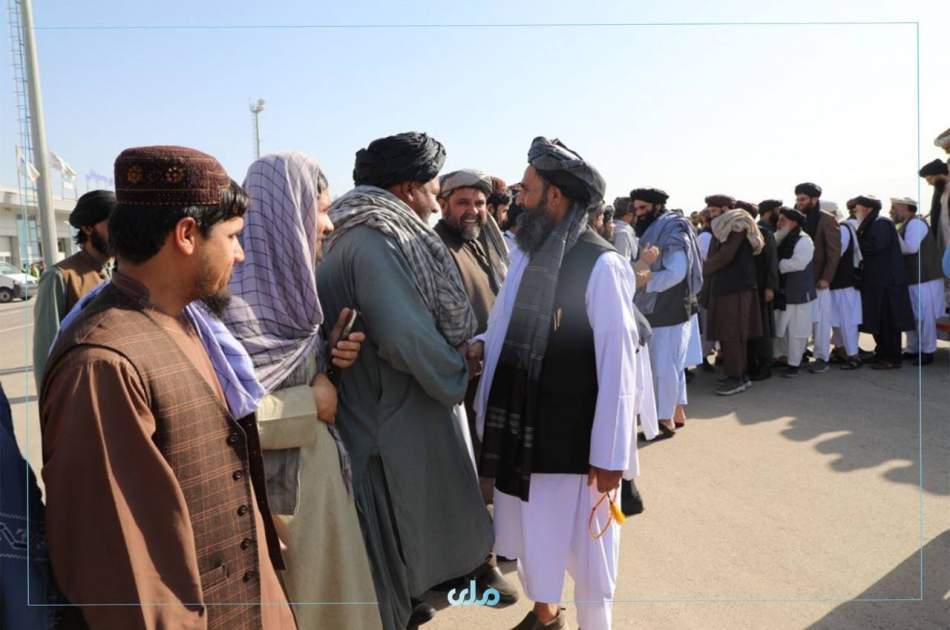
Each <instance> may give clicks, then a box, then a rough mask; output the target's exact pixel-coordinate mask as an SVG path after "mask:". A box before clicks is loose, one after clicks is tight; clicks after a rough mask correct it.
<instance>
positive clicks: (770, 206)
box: [759, 199, 782, 214]
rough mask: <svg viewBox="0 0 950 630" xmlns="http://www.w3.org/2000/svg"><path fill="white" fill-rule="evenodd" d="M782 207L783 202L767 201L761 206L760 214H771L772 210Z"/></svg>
mask: <svg viewBox="0 0 950 630" xmlns="http://www.w3.org/2000/svg"><path fill="white" fill-rule="evenodd" d="M781 207H782V202H781V201H779V200H778V199H766V200H765V201H763V202H762V203H760V204H759V214H762V213H764V212H769V211H770V210H776V209H778V208H781Z"/></svg>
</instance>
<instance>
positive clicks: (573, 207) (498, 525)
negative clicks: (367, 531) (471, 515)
mask: <svg viewBox="0 0 950 630" xmlns="http://www.w3.org/2000/svg"><path fill="white" fill-rule="evenodd" d="M571 156H574V157H573V159H571ZM529 162H530V166H529V167H528V169H527V171H526V172H525V176H524V179H523V182H522V183H523V185H524V189H523V192H522V193H521V194H520V195H519V203H520V205H522V206H523V207H524V208H525V215H524V216H523V217H522V221H521V226H520V227H521V229H520V231H519V235H518V243H519V245H522V246H523V247H524V249H521V248H520V247H519V248H515V249H513V250H512V252H511V267H510V268H509V271H508V276H507V278H506V280H505V284H504V285H503V286H502V288H501V291H500V292H499V294H498V297H497V298H496V301H495V304H494V307H493V308H492V311H491V314H490V316H489V321H488V330H487V331H486V332H485V333H484V335H482V337H481V339H483V340H484V345H483V346H481V345H480V344H475V345H474V346H473V351H470V358H478V357H480V356H481V357H483V358H484V368H483V374H482V378H481V382H480V384H479V390H478V393H477V395H476V399H475V409H476V413H477V425H476V426H477V430H478V431H479V433H481V434H482V435H484V444H485V447H484V448H485V450H484V451H483V453H482V458H481V462H480V463H481V465H482V467H483V472H484V471H485V470H486V467H487V470H488V471H492V468H491V466H493V465H495V466H496V469H495V470H494V471H493V472H495V473H496V474H495V475H494V477H495V480H496V481H495V483H496V486H495V499H494V501H495V509H494V524H495V551H496V553H498V554H500V555H503V556H507V557H513V558H518V575H519V577H520V579H521V583H522V586H523V587H524V591H525V593H526V594H527V595H528V597H529V598H530V599H531V600H533V601H534V602H536V604H535V607H534V609H533V610H532V612H530V613H529V614H528V616H527V617H526V618H525V619H524V620H523V621H522V622H521V623H520V624H519V625H518V626H517V628H518V629H519V630H522V629H531V630H540V629H542V628H544V629H548V628H550V629H564V628H567V622H566V620H565V618H564V617H565V615H564V610H563V609H560V608H558V607H557V604H558V602H560V600H561V593H562V590H563V583H564V574H565V572H569V573H570V574H571V577H572V578H573V580H574V583H575V591H574V600H575V603H576V605H577V617H578V624H579V627H581V628H584V629H585V630H602V629H608V628H610V627H611V607H612V601H613V596H614V589H615V587H616V582H617V571H618V569H619V564H618V562H619V555H620V527H619V525H617V524H616V523H611V521H610V510H609V506H608V502H607V501H604V502H602V503H601V504H600V506H599V507H598V508H597V510H596V512H595V514H594V518H593V522H592V524H591V529H593V530H595V531H596V533H600V532H601V531H604V534H603V535H602V536H600V537H598V538H594V537H592V536H591V535H590V533H589V531H588V519H589V518H590V516H591V511H592V510H593V509H594V507H595V506H596V505H597V503H598V501H599V500H600V499H601V497H602V496H603V494H604V493H605V492H607V491H608V490H609V491H610V493H611V494H612V495H613V494H615V498H616V502H617V504H618V507H619V500H620V498H619V497H620V493H619V490H617V491H616V493H614V492H613V491H614V490H615V489H618V488H619V484H620V479H621V476H622V475H623V476H625V477H628V478H632V477H633V476H636V474H637V472H638V466H637V456H636V424H635V423H636V414H637V410H638V394H637V378H638V369H637V364H638V360H637V356H638V354H637V346H638V341H639V338H638V333H637V324H636V319H635V315H634V311H633V298H634V294H635V291H636V288H635V287H636V280H635V277H634V272H633V269H632V268H631V266H630V262H629V260H626V259H624V258H623V257H622V256H620V255H619V254H617V253H616V252H615V251H614V250H613V248H612V247H611V246H610V244H609V243H607V242H606V241H604V240H603V239H601V238H600V237H599V236H598V235H597V234H596V233H595V232H594V231H593V230H589V229H586V226H584V225H583V223H584V222H585V221H586V213H585V212H583V206H584V205H586V204H587V203H589V202H590V199H591V198H594V197H595V196H596V195H597V194H599V195H600V196H602V194H603V193H602V192H600V191H602V188H600V187H599V186H597V185H596V184H597V183H598V182H601V183H602V179H600V176H599V174H596V171H594V170H593V167H591V166H589V165H587V164H586V163H585V162H583V161H582V160H581V159H580V157H579V156H577V155H576V154H574V153H573V152H571V151H570V150H569V149H567V148H566V147H564V146H563V145H560V144H559V143H557V141H547V140H546V139H543V138H538V139H536V140H535V142H534V144H533V145H532V150H531V152H530V153H529ZM562 164H563V165H565V166H564V169H566V170H561V165H562ZM595 175H596V177H595ZM581 176H583V177H584V178H585V179H584V180H582V181H583V185H582V184H581V183H576V182H575V180H576V179H577V178H578V177H581ZM585 197H587V198H585ZM545 216H546V217H547V218H548V219H551V220H552V221H553V222H554V225H548V226H547V227H546V228H538V226H541V225H543V224H544V223H545ZM536 228H538V229H536ZM532 234H534V235H535V238H532V236H531V235H532ZM572 241H573V242H572ZM559 245H560V248H561V249H562V251H563V254H560V255H556V256H554V257H553V258H552V252H556V251H557V250H558V248H559ZM525 252H529V253H525ZM552 260H553V261H554V262H555V263H556V264H557V265H558V267H557V269H550V268H549V267H548V265H550V264H552ZM540 268H547V269H548V271H546V272H544V275H543V276H542V275H539V273H538V269H540ZM551 272H554V273H553V274H552V273H551ZM552 275H554V276H556V278H555V280H554V281H555V284H556V291H555V294H554V300H553V303H550V308H551V317H550V318H548V317H546V316H545V315H544V312H545V311H544V310H541V309H546V308H548V306H544V305H542V306H541V307H539V309H538V310H539V312H538V313H536V314H532V315H531V316H530V317H529V319H530V320H531V321H538V322H545V321H550V322H551V323H550V324H549V326H550V328H549V329H548V330H549V332H548V339H547V340H546V342H545V343H546V348H545V349H544V350H543V358H542V362H543V368H542V371H541V379H540V383H539V385H538V387H537V389H536V390H534V391H535V394H536V395H537V396H538V398H537V401H536V404H535V405H533V406H534V407H535V409H536V413H537V414H538V416H537V418H536V419H532V418H531V416H530V413H531V412H530V411H528V412H527V413H526V414H523V415H522V416H519V418H518V419H517V420H518V422H517V424H514V425H513V424H510V423H508V424H506V420H507V418H508V416H506V415H505V413H506V412H507V410H506V409H504V408H503V407H502V404H503V401H507V400H508V398H502V397H501V396H500V394H503V393H506V392H509V391H513V392H514V393H515V396H513V397H512V398H511V400H517V394H518V392H519V391H523V390H524V387H519V384H518V383H517V382H516V383H514V386H513V387H512V383H511V382H510V381H517V379H518V378H519V373H518V370H517V369H512V366H511V362H510V358H508V357H510V355H511V352H512V350H511V345H510V343H511V341H512V339H515V340H517V339H518V336H519V331H518V329H519V328H520V327H524V326H525V325H526V324H525V318H524V317H523V316H522V315H523V311H524V310H526V308H530V307H529V306H526V304H532V305H533V304H536V303H538V302H542V303H545V302H546V300H545V296H544V293H543V292H540V298H538V299H531V300H528V301H526V300H525V299H524V298H525V297H526V296H527V297H531V298H535V297H538V296H537V295H536V293H538V286H537V285H538V284H540V283H543V282H544V281H545V280H544V278H545V277H551V276H552ZM581 302H582V303H581ZM584 319H586V321H584ZM585 331H586V332H585ZM473 352H474V354H473ZM588 370H590V372H588ZM528 373H529V374H530V373H531V372H530V368H529V369H528ZM558 374H563V375H564V376H563V378H564V380H563V381H560V380H558V379H559V377H558ZM558 383H560V387H561V389H562V390H565V391H561V392H558V391H557V390H556V389H555V387H556V386H557V385H558ZM531 387H532V386H531V382H530V380H529V382H528V384H527V389H528V390H529V392H530V390H531ZM528 395H531V394H530V393H529V394H528ZM552 397H554V398H559V400H556V401H551V400H550V398H552ZM575 401H586V402H588V403H589V406H586V405H585V404H584V403H583V402H582V403H581V404H579V405H577V404H575ZM565 405H568V406H570V407H571V409H570V410H568V411H564V410H563V409H562V408H563V407H564V406H565ZM531 406H532V405H529V406H528V407H526V408H529V409H530V407H531ZM516 408H520V407H516ZM585 414H590V415H589V416H587V417H584V415H585ZM591 416H592V417H591ZM524 425H530V426H531V428H532V431H533V432H532V433H530V435H531V436H532V440H531V441H530V446H529V449H528V450H527V451H524V450H522V451H520V453H519V455H518V457H519V458H520V457H521V455H522V454H524V453H527V454H528V457H529V458H530V460H531V461H530V469H528V470H524V469H518V468H517V464H518V463H519V462H520V461H521V460H520V459H518V458H515V459H514V460H512V459H510V458H509V459H506V450H505V449H504V448H502V449H499V450H498V451H497V453H498V455H497V456H495V455H493V452H496V451H494V450H493V449H495V444H497V442H496V440H498V439H500V437H499V436H507V435H508V434H509V433H510V432H511V431H512V430H514V431H517V430H518V427H522V426H524ZM571 436H573V439H572V437H571ZM588 438H589V446H588V443H586V442H585V440H587V439H588ZM521 444H522V445H523V444H524V443H523V442H522V443H521ZM507 446H508V447H509V448H508V452H510V448H511V446H512V442H508V443H507ZM493 458H494V459H493ZM493 461H496V462H498V463H497V464H493ZM572 461H573V462H574V463H573V464H571V463H570V462H572ZM562 466H567V467H569V468H571V470H568V471H567V472H555V471H558V470H562ZM513 469H514V470H515V471H516V472H517V475H518V476H516V477H514V478H513V477H512V470H513Z"/></svg>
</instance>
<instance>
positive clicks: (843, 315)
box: [831, 221, 864, 370]
mask: <svg viewBox="0 0 950 630" xmlns="http://www.w3.org/2000/svg"><path fill="white" fill-rule="evenodd" d="M838 230H839V232H840V233H841V259H840V260H839V261H838V268H837V270H836V271H835V276H834V280H832V281H831V326H832V328H831V330H832V334H831V341H832V343H833V344H834V346H835V352H836V353H837V352H839V350H838V349H839V348H844V349H845V353H846V358H844V359H843V363H842V365H841V369H842V370H855V369H858V368H860V367H861V358H860V355H859V353H860V347H859V346H858V334H859V327H860V326H861V323H862V322H863V320H864V317H863V314H862V311H861V292H860V291H858V289H857V288H856V287H855V274H854V270H855V269H857V268H858V267H859V266H860V264H861V247H860V246H859V245H858V234H857V228H856V227H855V226H854V224H853V223H852V222H851V221H842V222H841V223H840V224H839V225H838Z"/></svg>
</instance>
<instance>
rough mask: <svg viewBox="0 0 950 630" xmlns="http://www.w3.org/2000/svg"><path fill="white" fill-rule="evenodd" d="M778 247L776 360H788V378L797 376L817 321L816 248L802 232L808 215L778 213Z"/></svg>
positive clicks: (785, 375) (781, 211)
mask: <svg viewBox="0 0 950 630" xmlns="http://www.w3.org/2000/svg"><path fill="white" fill-rule="evenodd" d="M779 214H780V216H779V223H778V228H779V229H778V232H776V233H775V241H776V243H777V244H778V258H779V261H778V271H779V287H780V288H779V295H778V297H777V303H776V307H775V356H778V357H782V356H784V357H787V359H788V368H787V369H786V370H785V372H784V373H783V374H782V376H784V377H786V378H794V377H796V376H798V366H799V365H801V361H802V354H803V353H804V351H805V346H806V345H807V344H808V338H809V336H810V335H811V333H812V324H813V323H814V322H815V321H816V320H817V315H818V313H817V309H816V297H817V292H816V290H815V282H814V273H813V271H812V257H813V256H814V254H815V246H814V245H813V244H812V241H811V237H809V236H808V234H807V233H806V232H805V231H804V230H802V225H803V224H804V222H805V215H803V214H802V213H801V212H799V211H797V210H791V209H789V208H782V209H781V210H779Z"/></svg>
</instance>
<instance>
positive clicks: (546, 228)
mask: <svg viewBox="0 0 950 630" xmlns="http://www.w3.org/2000/svg"><path fill="white" fill-rule="evenodd" d="M554 225H555V223H554V219H552V218H551V216H550V214H549V213H548V205H547V202H546V201H542V202H541V203H540V204H538V207H537V208H532V209H529V208H525V209H524V212H523V213H522V214H521V216H520V217H519V218H518V233H517V234H515V242H516V243H518V247H519V248H520V249H521V251H523V252H525V253H527V254H533V253H534V252H536V251H538V250H539V249H541V246H542V245H544V241H545V240H547V238H548V236H549V235H550V234H551V231H552V230H554Z"/></svg>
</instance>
